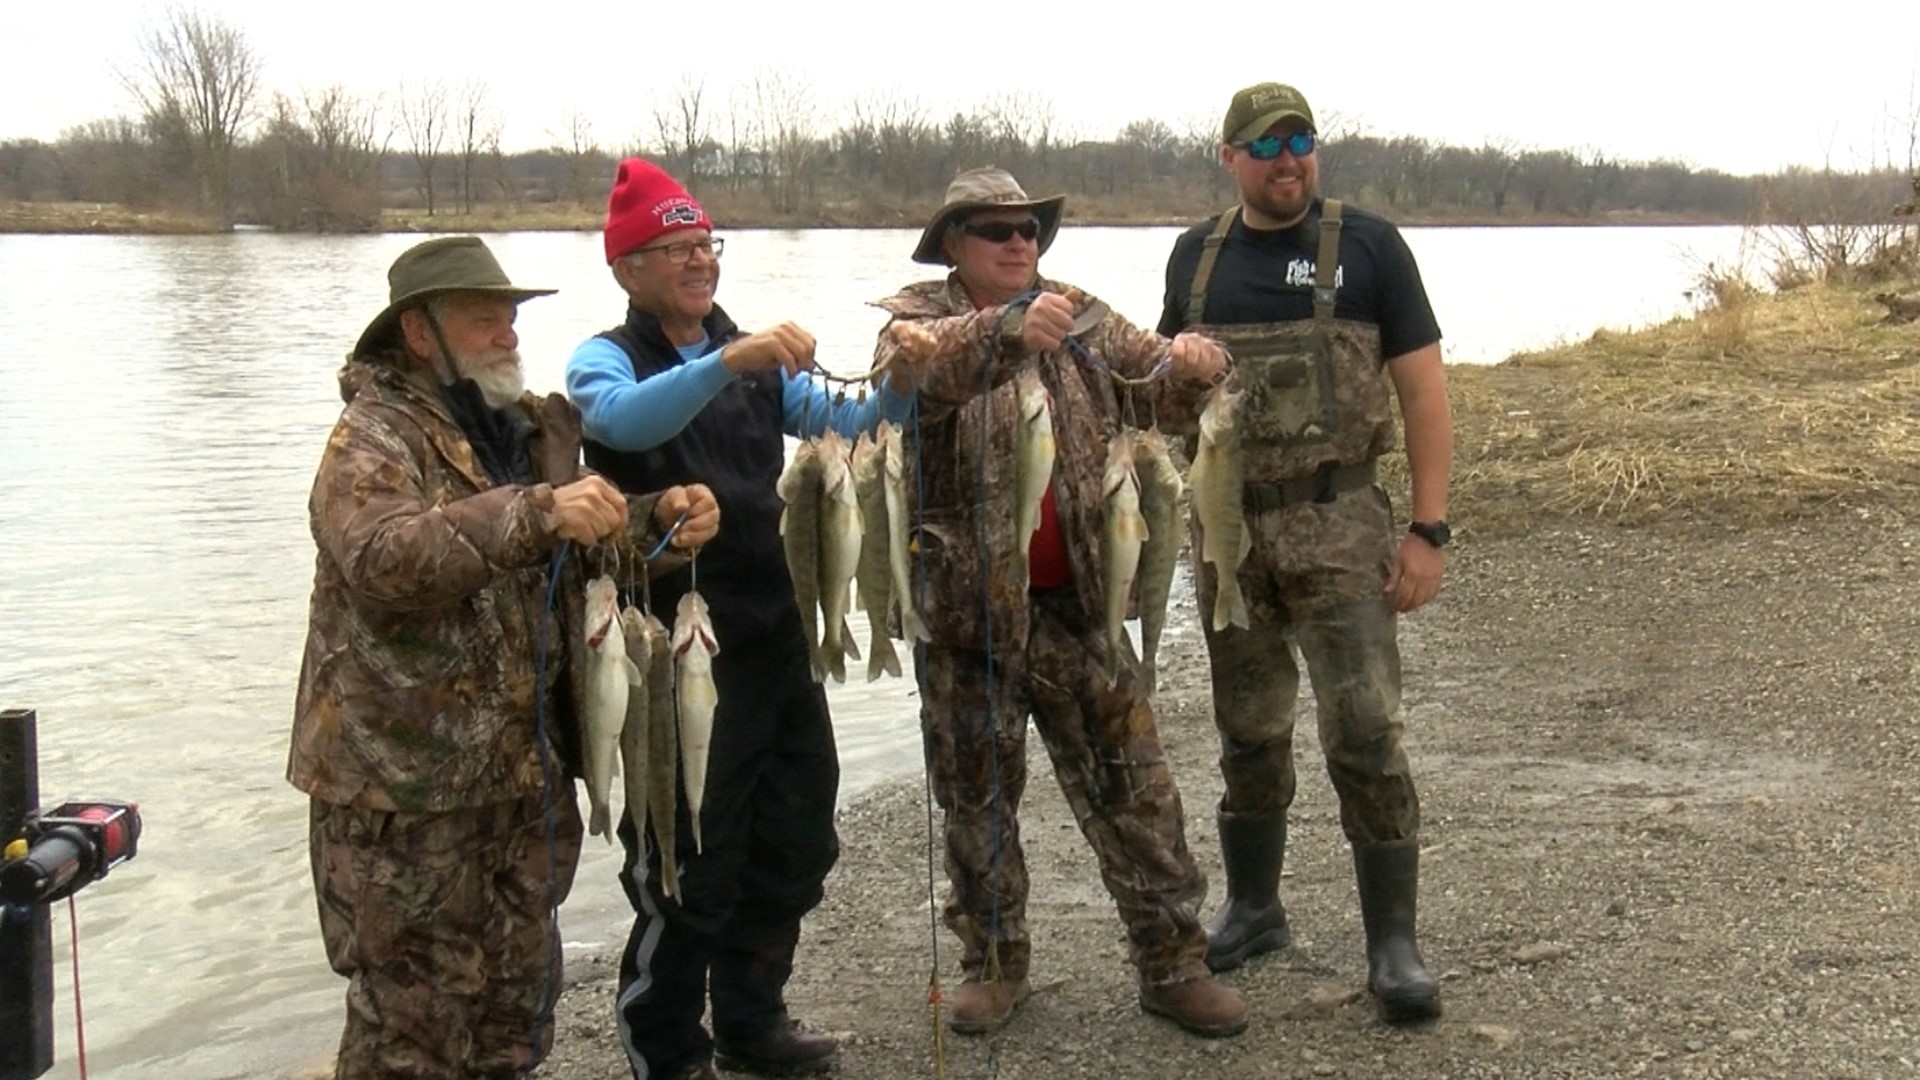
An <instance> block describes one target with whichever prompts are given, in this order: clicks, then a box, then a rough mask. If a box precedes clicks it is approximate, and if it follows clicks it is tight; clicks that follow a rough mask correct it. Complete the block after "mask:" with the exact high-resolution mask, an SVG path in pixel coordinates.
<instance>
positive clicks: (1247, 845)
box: [1207, 810, 1292, 971]
mask: <svg viewBox="0 0 1920 1080" xmlns="http://www.w3.org/2000/svg"><path fill="white" fill-rule="evenodd" d="M1219 821H1220V859H1221V861H1222V862H1223V863H1224V864H1225V865H1226V870H1227V905H1226V906H1225V907H1223V908H1221V909H1220V914H1218V915H1216V916H1215V917H1214V920H1213V924H1212V925H1211V926H1209V927H1207V967H1208V968H1210V969H1212V970H1213V971H1231V970H1233V969H1234V968H1237V967H1239V966H1240V965H1241V964H1244V963H1246V962H1247V960H1248V959H1249V958H1251V957H1255V956H1259V955H1260V954H1261V953H1270V952H1278V951H1279V950H1281V949H1284V948H1286V947H1287V943H1288V942H1289V941H1290V940H1291V939H1292V935H1291V934H1290V933H1289V932H1288V930H1287V912H1286V909H1285V908H1283V907H1281V906H1280V866H1281V864H1282V863H1283V862H1284V861H1285V860H1286V854H1287V816H1286V813H1285V812H1284V811H1277V810H1276V811H1273V812H1271V813H1267V814H1227V813H1222V814H1221V815H1220V817H1219Z"/></svg>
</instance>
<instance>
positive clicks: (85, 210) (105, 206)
mask: <svg viewBox="0 0 1920 1080" xmlns="http://www.w3.org/2000/svg"><path fill="white" fill-rule="evenodd" d="M219 231H220V223H219V222H218V221H215V220H214V219H213V218H210V217H206V216H203V215H199V214H190V213H184V212H181V211H176V210H136V209H134V208H132V207H129V206H122V205H120V204H119V203H91V202H10V201H5V200H0V233H51V234H72V235H85V234H103V235H142V236H171V235H183V234H195V233H214V232H219Z"/></svg>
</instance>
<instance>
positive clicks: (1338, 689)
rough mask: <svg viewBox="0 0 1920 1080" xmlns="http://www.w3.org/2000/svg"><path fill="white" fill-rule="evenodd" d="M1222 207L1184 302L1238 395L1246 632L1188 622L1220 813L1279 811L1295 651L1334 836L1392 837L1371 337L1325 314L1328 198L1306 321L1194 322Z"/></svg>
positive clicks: (1393, 661) (1392, 675)
mask: <svg viewBox="0 0 1920 1080" xmlns="http://www.w3.org/2000/svg"><path fill="white" fill-rule="evenodd" d="M1236 212H1237V211H1228V212H1227V213H1225V214H1223V215H1221V217H1220V220H1219V224H1218V225H1217V226H1216V227H1215V228H1214V230H1213V232H1212V234H1211V235H1209V236H1208V237H1207V240H1206V246H1205V248H1204V249H1203V250H1202V252H1201V256H1200V264H1199V266H1198V267H1197V268H1196V270H1195V273H1194V279H1193V292H1192V296H1191V297H1190V300H1189V303H1188V307H1187V311H1188V312H1189V317H1190V319H1191V320H1192V325H1190V326H1189V329H1193V330H1198V331H1200V332H1202V333H1205V334H1208V335H1210V336H1212V337H1214V338H1216V339H1217V340H1219V341H1220V342H1221V343H1222V344H1223V345H1225V346H1226V347H1227V349H1228V350H1229V351H1230V352H1231V353H1232V354H1233V357H1234V366H1235V375H1234V378H1235V380H1236V382H1237V383H1238V386H1239V389H1240V390H1242V391H1243V392H1244V393H1245V395H1246V396H1245V398H1243V399H1242V402H1241V411H1240V420H1239V430H1240V440H1241V448H1242V453H1243V454H1244V460H1245V475H1246V480H1247V485H1246V492H1245V500H1244V506H1245V509H1246V514H1247V535H1248V537H1249V538H1250V540H1251V541H1252V545H1253V546H1252V550H1251V551H1250V552H1249V553H1248V555H1247V559H1246V561H1245V562H1244V563H1242V564H1241V567H1240V573H1239V575H1238V577H1239V582H1240V588H1241V590H1242V591H1243V592H1244V593H1245V594H1246V598H1247V610H1248V615H1249V616H1250V618H1251V620H1252V626H1251V628H1250V629H1247V630H1235V629H1228V630H1226V631H1223V632H1215V631H1214V630H1213V629H1212V626H1211V620H1204V619H1203V620H1201V622H1202V628H1203V629H1204V630H1205V632H1206V639H1207V653H1208V658H1209V663H1210V664H1211V666H1212V669H1213V704H1214V724H1215V726H1216V727H1218V728H1219V730H1220V769H1221V773H1222V776H1223V777H1224V779H1225V781H1226V793H1225V795H1224V796H1223V797H1222V799H1221V803H1220V810H1221V813H1223V814H1236V815H1262V814H1267V813H1272V812H1278V813H1280V814H1282V815H1284V813H1285V811H1286V808H1287V807H1288V806H1289V805H1291V803H1292V802H1293V795H1294V786H1295V778H1294V769H1293V714H1294V701H1295V699H1296V696H1297V694H1298V691H1299V687H1300V671H1299V668H1298V666H1297V665H1296V662H1295V659H1294V653H1293V649H1294V647H1296V646H1297V647H1298V648H1299V650H1300V656H1301V658H1303V659H1304V660H1305V661H1306V665H1307V672H1308V675H1309V676H1310V679H1311V682H1312V684H1313V693H1314V700H1315V701H1316V703H1317V704H1318V707H1319V719H1320V745H1321V749H1322V750H1323V751H1324V752H1325V754H1326V759H1327V772H1328V774H1329V775H1330V776H1331V777H1332V779H1333V785H1334V789H1335V791H1336V792H1337V793H1338V794H1339V796H1340V817H1341V824H1342V826H1343V827H1344V829H1345V830H1346V834H1347V837H1348V839H1350V840H1352V841H1353V842H1354V843H1356V844H1371V843H1382V842H1386V841H1394V840H1402V839H1409V838H1412V837H1414V836H1415V835H1416V834H1417V833H1418V830H1419V826H1420V807H1419V800H1418V798H1417V797H1416V795H1415V793H1414V790H1413V781H1412V777H1411V776H1410V775H1409V770H1408V765H1407V758H1406V753H1405V752H1404V751H1403V750H1402V749H1401V747H1400V738H1401V732H1402V725H1401V721H1400V652H1399V647H1398V645H1397V644H1396V642H1395V636H1394V635H1395V616H1394V609H1393V605H1392V602H1391V601H1390V600H1389V599H1388V598H1387V597H1386V596H1385V594H1384V593H1383V591H1382V590H1384V588H1385V587H1386V581H1387V577H1388V574H1389V573H1390V571H1391V568H1392V565H1393V544H1394V537H1395V535H1396V532H1395V528H1394V522H1393V511H1392V507H1391V506H1390V505H1389V503H1388V500H1387V496H1386V493H1385V492H1384V491H1382V490H1381V489H1380V488H1379V487H1378V486H1377V485H1376V484H1375V483H1374V471H1373V461H1374V458H1376V457H1378V456H1379V455H1380V454H1381V453H1382V452H1384V451H1385V450H1387V449H1388V448H1389V447H1390V446H1391V445H1392V444H1393V439H1394V420H1393V413H1392V410H1391V400H1390V393H1389V385H1388V378H1387V375H1386V372H1385V370H1384V369H1383V367H1382V362H1381V358H1380V331H1379V328H1378V327H1376V326H1372V325H1369V324H1365V323H1359V322H1354V321H1351V320H1339V319H1335V318H1334V315H1333V312H1334V299H1335V293H1336V289H1337V282H1338V276H1337V275H1338V272H1339V270H1338V267H1339V235H1340V203H1339V201H1338V200H1335V199H1329V200H1327V201H1326V202H1325V204H1324V209H1323V212H1322V215H1321V219H1320V246H1319V252H1318V257H1317V259H1316V260H1315V274H1316V277H1315V282H1314V317H1313V318H1312V319H1311V320H1308V321H1303V322H1289V323H1259V324H1236V325H1224V326H1209V325H1206V323H1205V318H1204V313H1205V310H1206V290H1207V284H1208V281H1209V279H1210V278H1211V276H1212V271H1213V265H1214V261H1215V259H1216V258H1217V256H1218V253H1219V248H1220V244H1221V243H1222V242H1223V241H1224V240H1225V238H1226V234H1227V228H1228V226H1229V225H1230V224H1231V222H1232V219H1233V216H1234V214H1235V213H1236ZM1194 528H1195V530H1196V532H1197V531H1198V528H1199V526H1198V523H1197V522H1196V523H1195V526H1194ZM1195 545H1196V546H1195V550H1198V540H1197V539H1196V541H1195ZM1197 578H1198V580H1197V582H1196V584H1197V586H1198V588H1197V591H1198V593H1199V598H1200V610H1202V611H1210V610H1212V605H1213V597H1214V594H1215V592H1216V591H1217V589H1218V584H1219V583H1218V581H1217V580H1216V579H1215V571H1214V570H1213V569H1211V568H1210V567H1206V568H1203V571H1202V572H1201V573H1200V574H1198V575H1197Z"/></svg>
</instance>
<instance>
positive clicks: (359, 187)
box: [250, 85, 387, 232]
mask: <svg viewBox="0 0 1920 1080" xmlns="http://www.w3.org/2000/svg"><path fill="white" fill-rule="evenodd" d="M386 153H387V135H386V134H385V133H384V132H383V131H382V126H381V123H380V104H379V101H378V100H377V99H372V100H369V99H363V98H359V97H356V96H355V95H353V94H350V93H348V92H347V91H346V90H345V89H344V88H342V87H340V86H338V85H335V86H330V87H327V88H326V89H324V90H319V91H307V92H305V93H303V94H302V95H301V97H300V101H299V102H297V103H296V102H294V101H293V100H291V99H289V98H287V97H286V96H284V95H279V94H276V95H275V96H274V103H273V111H272V115H271V117H270V118H269V119H268V122H267V130H266V134H265V136H264V137H263V138H261V139H260V141H259V143H258V145H257V146H256V148H255V151H254V152H253V154H252V155H250V156H251V157H252V158H253V159H254V160H255V161H256V162H257V163H259V164H260V165H263V166H264V171H265V173H266V176H265V177H264V178H262V186H263V187H264V188H265V189H266V192H267V218H268V220H269V221H270V222H271V223H273V224H275V225H278V226H283V227H293V226H297V227H300V228H306V229H316V230H319V231H322V232H330V231H334V230H338V229H368V228H372V227H373V226H374V225H376V224H377V223H378V221H379V217H380V165H381V162H382V161H383V160H384V159H385V157H386ZM258 171H261V170H260V169H259V168H257V169H256V172H258Z"/></svg>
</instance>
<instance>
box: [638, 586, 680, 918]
mask: <svg viewBox="0 0 1920 1080" xmlns="http://www.w3.org/2000/svg"><path fill="white" fill-rule="evenodd" d="M646 630H647V651H648V655H649V656H650V657H651V661H652V662H651V663H650V665H649V666H648V668H647V717H648V719H649V723H648V724H647V768H648V770H649V771H648V775H647V816H648V817H649V818H651V819H652V820H653V847H654V850H656V851H658V852H659V853H660V889H661V891H662V892H664V893H666V894H667V895H668V896H671V897H674V898H675V899H678V898H679V896H680V863H679V856H678V855H677V854H676V853H675V851H674V845H675V842H676V837H675V833H674V828H675V825H674V816H675V814H676V813H677V812H678V811H679V809H680V807H679V803H678V800H679V797H680V769H679V764H680V736H679V732H678V731H677V730H676V729H675V727H674V722H673V635H672V634H670V633H668V632H667V624H666V623H663V622H661V621H660V617H659V616H657V615H655V614H654V613H653V612H651V611H649V612H647V614H646ZM639 827H640V823H639V822H637V821H636V822H634V828H635V829H638V828H639Z"/></svg>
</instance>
